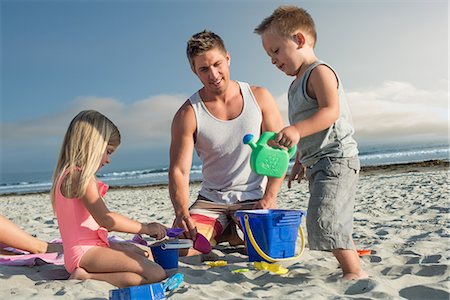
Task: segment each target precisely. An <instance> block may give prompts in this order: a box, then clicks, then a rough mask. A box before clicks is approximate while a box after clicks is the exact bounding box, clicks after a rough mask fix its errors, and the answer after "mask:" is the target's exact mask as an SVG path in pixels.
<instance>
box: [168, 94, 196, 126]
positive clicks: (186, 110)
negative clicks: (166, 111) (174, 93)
mask: <svg viewBox="0 0 450 300" xmlns="http://www.w3.org/2000/svg"><path fill="white" fill-rule="evenodd" d="M191 118H195V115H194V109H193V108H192V104H191V101H189V99H187V100H186V101H185V102H184V103H183V105H181V107H180V108H179V109H178V111H177V112H176V113H175V116H174V117H173V121H174V122H185V121H188V120H189V119H191Z"/></svg>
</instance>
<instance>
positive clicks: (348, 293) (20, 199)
mask: <svg viewBox="0 0 450 300" xmlns="http://www.w3.org/2000/svg"><path fill="white" fill-rule="evenodd" d="M198 188H199V184H198V183H195V184H192V186H191V200H194V198H195V195H196V192H197V191H198ZM0 202H1V205H0V214H2V215H4V216H6V217H8V218H9V219H11V220H12V221H14V222H15V223H16V224H18V225H19V226H21V227H22V228H24V229H26V230H27V231H28V232H29V233H32V234H34V235H36V236H37V237H39V238H41V239H44V240H51V239H54V238H58V237H59V232H58V228H57V223H56V220H55V218H54V217H53V215H52V210H51V206H50V202H49V197H48V195H47V194H29V195H9V196H0ZM307 202H308V191H307V184H306V183H305V182H303V183H301V184H295V185H294V186H293V188H292V189H290V190H288V189H287V187H286V184H284V185H283V187H282V189H281V191H280V194H279V199H278V204H279V208H284V209H304V210H306V206H307ZM107 203H108V206H109V207H110V209H111V210H113V211H117V212H120V213H122V214H125V215H127V216H130V217H132V218H135V219H138V220H141V221H158V222H161V223H163V224H165V225H168V226H170V225H171V222H172V220H173V211H172V206H171V202H170V199H169V197H168V190H167V186H153V187H141V188H122V189H112V190H110V192H108V194H107ZM449 207H450V205H449V169H448V163H434V164H409V165H399V166H391V167H379V168H366V169H364V170H363V171H362V172H361V178H360V181H359V186H358V194H357V204H356V207H355V214H354V239H355V243H356V245H357V248H359V249H371V250H372V254H371V255H369V256H363V257H361V261H362V266H363V268H364V270H365V271H366V272H367V273H369V275H370V277H369V279H365V280H359V281H351V282H348V281H342V280H341V279H340V277H341V271H340V269H339V268H338V264H337V262H336V260H335V259H334V257H333V256H332V255H331V254H330V253H326V252H318V251H310V250H308V248H306V249H305V252H304V253H303V255H302V256H301V257H300V258H298V259H295V260H290V261H287V262H283V263H281V264H282V265H283V266H285V267H287V268H288V270H289V272H288V273H287V274H285V275H276V274H272V273H269V272H267V271H259V270H256V269H255V268H254V267H253V265H252V263H249V262H248V261H247V260H248V259H247V256H246V255H245V254H244V252H243V248H242V247H230V246H228V245H227V244H220V245H219V246H217V247H216V248H215V249H214V250H213V255H212V256H210V257H206V258H203V259H222V260H226V261H227V262H228V265H227V266H225V267H213V268H211V267H209V266H207V265H205V264H204V263H202V261H201V258H200V257H197V258H181V259H180V263H179V272H181V273H183V274H184V276H185V277H184V282H183V284H182V285H181V286H180V287H179V288H178V289H176V290H175V291H174V292H172V293H170V294H168V297H169V299H197V300H201V299H257V298H266V299H403V298H406V299H449V287H450V285H449V282H450V281H449V278H450V271H449V254H450V252H449V246H450V244H449V235H450V224H449V219H448V216H449V214H448V213H449ZM302 224H303V226H305V222H304V220H303V222H302ZM0 230H1V229H0ZM111 234H113V235H116V236H118V237H122V238H125V239H129V238H131V237H132V235H127V234H120V233H111ZM306 246H307V245H306ZM238 268H248V269H249V271H248V272H244V273H233V272H231V271H232V270H235V269H238ZM66 277H67V273H66V272H65V269H64V267H63V266H55V265H51V264H44V265H40V266H33V267H12V266H0V299H108V292H109V290H112V289H114V287H113V286H111V285H110V284H108V283H105V282H100V281H93V280H87V281H78V280H65V278H66Z"/></svg>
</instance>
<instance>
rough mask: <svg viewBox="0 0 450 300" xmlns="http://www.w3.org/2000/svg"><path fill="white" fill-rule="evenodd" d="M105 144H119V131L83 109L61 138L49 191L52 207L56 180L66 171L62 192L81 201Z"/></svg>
mask: <svg viewBox="0 0 450 300" xmlns="http://www.w3.org/2000/svg"><path fill="white" fill-rule="evenodd" d="M108 145H112V146H115V147H117V146H119V145H120V132H119V129H118V128H117V127H116V125H114V123H113V122H111V121H110V120H109V119H108V118H107V117H105V116H104V115H102V114H101V113H99V112H98V111H95V110H84V111H82V112H80V113H79V114H78V115H76V116H75V118H73V120H72V121H71V122H70V125H69V128H68V129H67V132H66V134H65V136H64V140H63V143H62V146H61V151H60V153H59V157H58V162H57V164H56V168H55V171H54V172H53V180H52V182H53V184H52V189H51V191H50V197H51V200H52V205H53V208H54V205H55V189H56V186H57V182H58V180H59V179H60V178H61V176H63V175H64V173H66V172H67V175H66V180H65V185H64V190H65V193H66V195H70V196H71V198H80V197H82V196H83V195H84V193H85V192H86V189H87V186H88V184H89V182H90V180H92V179H93V178H95V173H96V172H97V170H98V168H99V166H100V163H101V160H102V157H103V154H104V153H105V150H106V147H107V146H108Z"/></svg>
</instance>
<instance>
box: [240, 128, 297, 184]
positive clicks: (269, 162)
mask: <svg viewBox="0 0 450 300" xmlns="http://www.w3.org/2000/svg"><path fill="white" fill-rule="evenodd" d="M276 135H277V134H276V133H275V132H271V131H266V132H264V133H263V134H261V137H260V138H259V140H258V141H257V142H256V143H255V142H254V141H253V134H246V135H245V136H244V139H243V142H244V144H247V145H249V146H250V147H251V148H252V154H251V156H250V166H251V168H252V170H253V172H255V173H256V174H258V175H263V176H270V177H276V178H280V177H283V175H284V174H285V173H286V171H287V169H288V167H289V159H290V158H291V157H292V156H293V155H294V154H295V152H296V151H297V146H296V145H294V146H293V147H292V148H290V149H289V150H285V149H280V148H274V147H271V146H269V145H267V142H268V141H269V140H273V139H275V137H276Z"/></svg>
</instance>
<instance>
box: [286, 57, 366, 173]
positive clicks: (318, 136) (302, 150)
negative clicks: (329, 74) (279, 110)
mask: <svg viewBox="0 0 450 300" xmlns="http://www.w3.org/2000/svg"><path fill="white" fill-rule="evenodd" d="M319 65H326V66H327V67H329V68H330V69H331V70H332V71H333V72H334V74H335V75H336V78H337V81H338V93H339V107H340V115H339V118H338V120H337V121H336V122H335V123H334V124H333V125H332V126H331V127H329V128H327V129H325V130H323V131H320V132H317V133H315V134H312V135H310V136H306V137H304V138H301V139H300V142H299V143H298V152H299V154H300V162H301V163H302V164H303V165H304V166H306V167H309V166H311V165H313V164H315V163H316V162H317V161H318V160H319V159H321V158H322V157H352V156H355V155H357V154H358V148H357V143H356V141H355V140H354V139H353V137H352V136H353V133H354V128H353V123H352V118H351V114H350V109H349V107H348V104H347V100H346V97H345V93H344V89H343V87H342V83H341V81H340V79H339V77H338V75H337V74H336V72H335V71H334V70H333V68H331V67H330V66H329V65H328V64H326V63H324V62H322V61H317V62H315V63H314V64H312V65H311V66H310V67H309V68H308V69H307V70H306V72H305V74H304V75H303V76H302V77H301V78H298V80H295V81H294V82H293V83H292V84H291V86H290V87H289V93H288V100H289V122H290V123H291V124H294V123H297V122H299V121H301V120H305V119H307V118H309V117H310V116H311V115H313V114H314V113H316V112H317V111H318V110H319V105H318V103H317V100H316V99H313V98H311V97H309V96H308V94H307V92H306V85H307V83H308V79H309V76H310V75H311V72H312V70H314V68H315V67H317V66H319Z"/></svg>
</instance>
